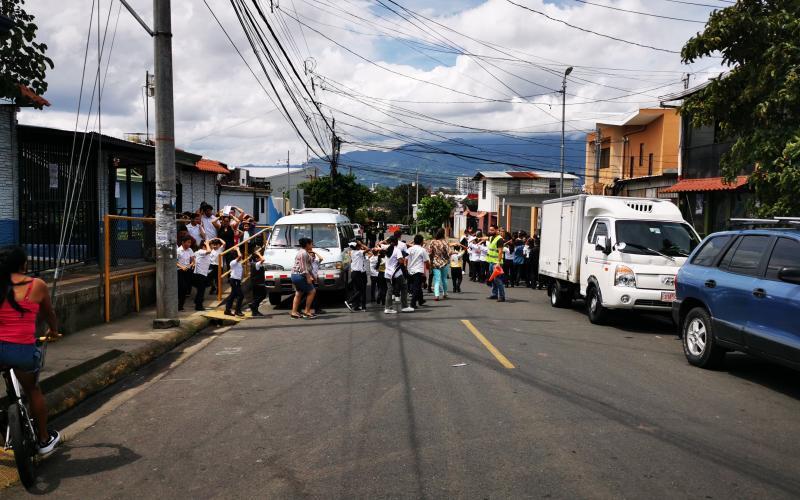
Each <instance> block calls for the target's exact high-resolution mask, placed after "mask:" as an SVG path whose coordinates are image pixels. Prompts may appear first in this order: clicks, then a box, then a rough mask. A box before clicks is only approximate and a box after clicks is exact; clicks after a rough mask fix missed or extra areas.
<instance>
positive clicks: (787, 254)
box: [767, 238, 800, 280]
mask: <svg viewBox="0 0 800 500" xmlns="http://www.w3.org/2000/svg"><path fill="white" fill-rule="evenodd" d="M784 267H800V243H798V242H797V241H794V240H790V239H788V238H778V242H777V243H776V244H775V249H774V250H772V256H771V257H770V258H769V264H767V279H770V280H777V279H778V273H779V272H780V270H781V269H783V268H784Z"/></svg>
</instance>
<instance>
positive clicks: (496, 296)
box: [486, 225, 506, 302]
mask: <svg viewBox="0 0 800 500" xmlns="http://www.w3.org/2000/svg"><path fill="white" fill-rule="evenodd" d="M488 234H489V241H488V242H487V247H488V249H489V253H488V254H487V255H486V262H487V263H488V264H489V267H490V269H491V270H492V271H493V270H494V266H496V265H498V264H501V262H502V260H501V259H502V257H501V255H502V252H503V237H502V236H500V234H499V233H498V231H497V226H495V225H491V226H489V233H488ZM490 273H491V271H490ZM487 298H488V299H492V300H497V302H505V301H506V287H505V285H504V284H503V280H502V279H500V278H497V279H494V280H492V294H491V295H490V296H489V297H487Z"/></svg>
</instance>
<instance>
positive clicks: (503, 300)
mask: <svg viewBox="0 0 800 500" xmlns="http://www.w3.org/2000/svg"><path fill="white" fill-rule="evenodd" d="M505 301H506V299H504V298H503V299H497V302H505Z"/></svg>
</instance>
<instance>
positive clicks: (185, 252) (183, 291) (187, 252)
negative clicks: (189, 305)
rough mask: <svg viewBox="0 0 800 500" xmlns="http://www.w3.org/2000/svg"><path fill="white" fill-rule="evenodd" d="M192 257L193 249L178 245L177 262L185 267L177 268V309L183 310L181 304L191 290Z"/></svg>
mask: <svg viewBox="0 0 800 500" xmlns="http://www.w3.org/2000/svg"><path fill="white" fill-rule="evenodd" d="M192 257H194V251H193V250H192V249H191V248H183V247H182V246H179V247H178V259H177V260H178V264H180V265H181V266H182V267H185V268H186V269H181V268H178V310H179V311H183V304H184V302H186V297H187V296H188V295H189V294H190V293H191V292H192V274H193V272H192V268H191V267H190V266H191V265H192Z"/></svg>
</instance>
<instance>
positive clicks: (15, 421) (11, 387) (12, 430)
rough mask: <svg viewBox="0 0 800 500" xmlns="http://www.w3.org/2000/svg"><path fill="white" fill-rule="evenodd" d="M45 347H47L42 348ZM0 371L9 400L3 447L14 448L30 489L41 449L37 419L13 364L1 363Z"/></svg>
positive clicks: (42, 340) (23, 479) (0, 418)
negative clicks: (32, 414) (31, 410)
mask: <svg viewBox="0 0 800 500" xmlns="http://www.w3.org/2000/svg"><path fill="white" fill-rule="evenodd" d="M53 340H55V337H50V336H47V337H39V339H38V341H39V342H40V343H41V344H42V345H46V343H47V342H48V341H53ZM43 351H45V350H44V349H43ZM42 363H44V352H43V353H42ZM0 373H2V376H3V380H4V381H5V384H6V394H7V395H8V400H9V405H8V409H7V410H6V412H5V415H4V418H3V416H0V422H2V421H5V422H4V423H5V425H3V426H2V427H5V429H6V431H5V433H4V438H5V442H4V445H3V449H4V450H5V451H8V450H9V449H10V450H12V451H13V452H14V462H16V465H17V472H18V473H19V479H20V482H21V483H22V485H23V486H25V488H26V489H29V488H31V487H32V486H33V485H34V484H35V482H36V474H35V471H34V469H35V465H36V462H37V460H38V451H39V447H38V442H39V441H38V439H37V436H36V425H35V424H36V422H35V420H34V419H33V417H32V416H31V413H30V410H29V409H28V401H27V398H26V396H25V393H24V392H23V390H22V384H20V382H19V380H18V379H17V376H16V373H15V369H14V368H11V367H10V366H0ZM0 411H1V410H0ZM2 427H0V428H2Z"/></svg>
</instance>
